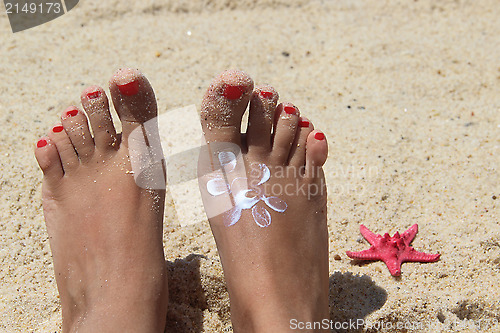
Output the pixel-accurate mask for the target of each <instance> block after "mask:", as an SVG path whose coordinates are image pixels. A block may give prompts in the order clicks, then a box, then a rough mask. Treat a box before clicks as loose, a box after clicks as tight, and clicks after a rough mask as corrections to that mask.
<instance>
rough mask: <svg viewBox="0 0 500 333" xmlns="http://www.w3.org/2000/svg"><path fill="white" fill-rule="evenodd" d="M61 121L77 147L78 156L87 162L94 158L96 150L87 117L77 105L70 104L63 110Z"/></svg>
mask: <svg viewBox="0 0 500 333" xmlns="http://www.w3.org/2000/svg"><path fill="white" fill-rule="evenodd" d="M61 122H62V125H63V127H64V130H65V131H66V133H67V134H68V137H69V139H70V141H71V143H72V144H73V147H75V148H74V149H75V151H76V153H77V154H78V158H79V159H80V161H82V162H83V163H85V162H87V161H88V160H89V159H90V158H92V155H93V154H94V150H95V145H94V139H93V138H92V135H91V134H90V129H89V124H88V122H87V117H86V116H85V114H84V113H83V112H81V111H80V110H78V109H77V108H76V107H74V106H70V107H69V108H67V109H66V110H65V111H64V112H63V114H62V116H61Z"/></svg>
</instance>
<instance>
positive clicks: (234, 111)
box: [35, 69, 329, 332]
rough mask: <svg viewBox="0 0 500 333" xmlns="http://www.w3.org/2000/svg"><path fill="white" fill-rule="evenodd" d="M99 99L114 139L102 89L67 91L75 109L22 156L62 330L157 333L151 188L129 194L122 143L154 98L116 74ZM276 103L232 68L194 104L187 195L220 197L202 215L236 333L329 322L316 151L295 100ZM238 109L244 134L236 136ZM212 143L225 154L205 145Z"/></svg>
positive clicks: (139, 80)
mask: <svg viewBox="0 0 500 333" xmlns="http://www.w3.org/2000/svg"><path fill="white" fill-rule="evenodd" d="M110 93H111V98H112V102H113V105H114V108H115V110H116V111H117V113H118V115H119V117H120V121H121V123H122V133H121V134H117V133H116V131H115V128H114V126H113V122H112V119H111V114H110V111H109V104H108V99H107V97H106V94H105V92H104V90H103V89H102V88H100V87H97V86H92V87H89V88H87V89H86V90H85V91H84V92H83V93H82V96H81V102H82V105H83V109H84V110H85V113H86V115H85V113H84V112H82V111H81V110H80V109H78V108H76V107H69V108H68V109H66V110H65V111H64V112H63V114H62V117H61V123H60V124H57V125H55V126H54V127H53V128H52V129H51V130H50V131H49V133H48V134H47V136H45V137H42V138H41V139H40V140H39V141H38V142H37V147H36V149H35V155H36V158H37V161H38V163H39V165H40V167H41V169H42V170H43V173H44V178H43V187H42V191H43V209H44V215H45V221H46V225H47V230H48V233H49V239H50V246H51V249H52V255H53V259H54V270H55V275H56V281H57V286H58V289H59V293H60V298H61V304H62V312H63V331H65V332H72V331H75V332H76V331H78V332H163V330H164V327H165V320H166V312H167V306H168V286H167V276H166V266H165V259H164V252H163V244H162V223H163V204H164V199H165V191H164V190H163V189H145V188H142V187H140V186H137V184H136V182H135V181H134V176H133V174H132V173H131V172H130V170H131V162H130V150H129V143H128V137H129V135H130V134H131V133H132V131H133V130H134V129H136V128H140V127H141V125H142V124H144V123H145V122H146V121H148V120H151V119H154V118H155V117H156V116H157V107H156V100H155V97H154V92H153V89H152V87H151V86H150V84H149V82H148V80H147V79H146V78H145V77H144V76H143V75H142V74H141V73H139V72H138V71H135V70H130V69H125V70H120V71H118V72H117V73H116V74H115V75H114V76H113V78H112V79H111V81H110ZM277 101H278V93H277V92H276V91H275V90H274V89H273V88H272V87H270V86H260V87H256V88H254V86H253V81H252V80H251V78H250V77H248V76H247V75H246V74H245V73H242V72H238V71H227V72H224V73H222V74H221V75H219V76H218V77H217V78H215V79H214V81H213V82H212V84H211V86H210V87H209V88H208V90H207V93H206V94H205V97H204V99H203V103H202V110H201V123H202V128H203V132H204V136H205V139H206V140H207V143H209V145H208V147H210V149H209V150H210V155H207V156H208V157H207V159H206V161H211V162H207V163H203V165H204V167H203V168H206V169H207V170H205V171H206V172H204V174H203V175H202V176H201V177H200V189H201V191H202V196H203V198H204V203H205V207H206V208H207V210H210V207H209V206H210V205H212V202H211V201H214V202H215V203H216V202H217V200H223V199H220V198H218V197H221V198H222V197H225V196H226V197H229V198H230V200H231V203H232V209H229V210H228V211H226V212H224V213H222V214H218V215H216V216H213V217H211V215H209V217H210V218H209V221H210V226H211V228H212V232H213V234H214V237H215V240H216V243H217V247H218V250H219V254H220V257H221V261H222V265H223V269H224V275H225V278H226V282H227V286H228V290H229V294H230V300H231V319H232V322H233V328H234V330H235V331H237V332H287V331H290V330H291V327H290V320H292V319H295V320H296V321H297V322H318V321H321V320H323V319H325V318H328V316H329V310H328V288H329V287H328V232H327V225H326V187H325V182H324V176H323V171H322V169H321V166H322V165H323V163H324V162H325V160H326V157H327V143H326V139H325V137H324V135H323V133H322V132H320V131H318V130H314V128H313V125H312V123H311V122H310V121H309V120H308V119H306V118H304V117H301V116H300V114H299V110H298V109H297V108H296V107H295V106H293V105H292V104H290V103H281V104H279V105H278V104H277ZM248 105H249V123H248V128H247V130H246V133H245V134H241V133H240V132H241V130H240V128H241V121H242V116H243V114H244V112H245V110H246V108H247V106H248ZM89 122H90V125H89ZM90 127H91V128H92V133H93V135H92V134H91V131H90ZM221 143H230V144H231V145H232V147H236V148H235V149H234V151H228V150H224V149H219V148H218V147H219V146H218V144H221ZM238 153H241V154H238ZM211 154H213V156H212V155H211ZM236 156H239V157H240V158H241V159H242V161H243V163H242V164H243V166H242V169H241V168H240V166H236V164H235V161H236V159H235V157H236ZM212 157H213V158H212ZM200 161H203V158H201V157H200ZM200 163H201V162H200ZM240 164H241V163H240ZM238 168H240V169H241V170H243V171H241V170H240V171H237V170H236V169H238ZM221 171H222V172H221ZM254 171H255V172H254ZM218 174H222V175H223V176H224V177H225V178H224V181H223V182H221V181H220V180H218V179H217V175H218ZM232 174H234V175H232ZM214 175H215V176H214ZM224 184H225V185H224ZM241 184H244V185H241Z"/></svg>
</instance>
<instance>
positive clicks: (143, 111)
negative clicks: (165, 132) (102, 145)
mask: <svg viewBox="0 0 500 333" xmlns="http://www.w3.org/2000/svg"><path fill="white" fill-rule="evenodd" d="M109 90H110V91H111V99H112V100H113V105H114V107H115V110H116V112H117V113H118V116H119V117H120V120H121V122H122V144H125V145H128V137H129V135H130V134H131V133H132V132H133V131H134V129H136V128H138V127H139V126H140V125H143V124H145V123H146V122H147V124H148V127H149V125H151V127H152V128H154V130H153V132H155V133H156V132H157V125H156V122H155V120H154V119H156V117H157V114H158V113H157V111H158V110H157V105H156V98H155V93H154V91H153V87H151V84H150V83H149V81H148V79H147V78H146V77H145V76H144V74H142V73H141V72H139V71H138V70H136V69H130V68H127V69H120V70H118V71H117V72H116V73H115V75H114V76H113V77H112V78H111V80H110V83H109ZM149 120H152V121H151V122H148V121H149ZM153 122H154V124H153ZM143 131H146V129H144V128H143Z"/></svg>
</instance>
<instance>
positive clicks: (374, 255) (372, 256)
mask: <svg viewBox="0 0 500 333" xmlns="http://www.w3.org/2000/svg"><path fill="white" fill-rule="evenodd" d="M346 254H347V256H348V257H349V258H352V259H360V260H380V253H378V251H377V250H375V249H374V248H373V247H371V248H369V249H368V250H363V251H359V252H352V251H346Z"/></svg>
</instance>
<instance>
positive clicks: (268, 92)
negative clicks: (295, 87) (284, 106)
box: [260, 90, 273, 98]
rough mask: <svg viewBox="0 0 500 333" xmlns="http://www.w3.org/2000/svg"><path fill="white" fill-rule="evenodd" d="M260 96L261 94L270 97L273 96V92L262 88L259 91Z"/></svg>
mask: <svg viewBox="0 0 500 333" xmlns="http://www.w3.org/2000/svg"><path fill="white" fill-rule="evenodd" d="M260 96H262V97H263V98H271V97H273V93H272V92H270V91H264V90H263V91H261V92H260Z"/></svg>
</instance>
